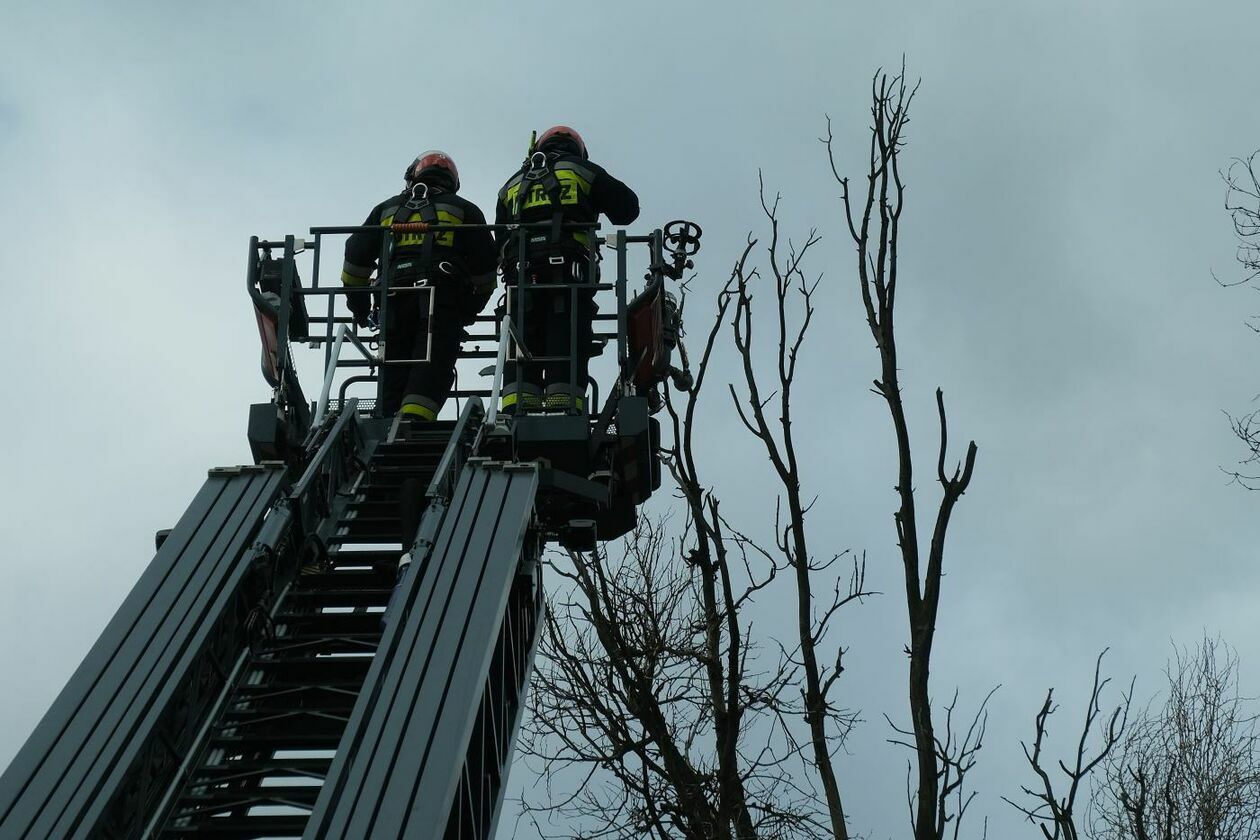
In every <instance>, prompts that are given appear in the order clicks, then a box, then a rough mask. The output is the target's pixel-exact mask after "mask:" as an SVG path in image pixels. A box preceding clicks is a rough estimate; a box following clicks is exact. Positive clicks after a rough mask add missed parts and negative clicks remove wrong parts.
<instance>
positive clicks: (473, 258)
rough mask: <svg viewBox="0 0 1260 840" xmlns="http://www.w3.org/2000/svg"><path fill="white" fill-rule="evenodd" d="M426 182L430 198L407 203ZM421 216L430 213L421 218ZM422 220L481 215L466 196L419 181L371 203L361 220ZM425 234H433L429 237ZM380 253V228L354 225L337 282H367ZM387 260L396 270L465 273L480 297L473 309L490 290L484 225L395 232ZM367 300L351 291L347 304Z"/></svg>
mask: <svg viewBox="0 0 1260 840" xmlns="http://www.w3.org/2000/svg"><path fill="white" fill-rule="evenodd" d="M425 186H428V196H427V197H428V201H429V204H428V205H426V206H425V207H424V208H422V209H408V208H407V207H406V204H407V202H408V201H410V200H412V199H413V196H415V195H422V194H423V192H424V187H425ZM426 216H427V217H429V218H427V219H426V218H425V217H426ZM421 221H428V222H430V223H432V224H442V225H484V224H485V223H486V217H485V215H484V214H483V213H482V212H481V209H480V208H478V207H477V205H475V204H473V203H472V202H471V201H469V200H468V199H466V198H464V197H462V196H460V195H456V194H455V193H453V192H448V191H446V190H444V189H442V188H441V187H439V186H435V185H424V184H422V185H421V187H420V190H419V191H417V192H416V193H413V191H412V190H411V189H410V188H408V189H407V190H404V191H403V192H402V193H399V194H398V195H393V196H390V197H389V198H387V199H385V200H384V201H382V202H381V203H380V204H378V205H376V206H375V207H373V208H372V212H370V213H368V217H367V219H365V220H364V222H363V224H364V225H365V226H367V225H391V224H401V223H405V222H421ZM430 237H432V239H433V241H432V242H431V243H430V242H429V238H430ZM380 254H381V233H380V232H378V231H358V232H356V233H353V234H351V236H350V238H349V239H347V240H346V260H345V264H344V265H343V266H342V270H341V282H342V283H344V284H345V285H347V286H367V285H368V284H369V283H370V282H371V277H372V271H373V269H374V268H375V267H376V264H377V262H378V261H379V258H380ZM392 262H393V268H394V271H395V272H399V271H405V272H406V274H408V275H429V274H432V273H433V272H435V271H438V270H439V267H440V270H442V273H443V274H444V275H449V276H453V277H456V278H460V279H466V280H467V281H468V282H469V283H470V285H471V286H472V291H473V297H474V299H475V300H476V301H479V302H480V304H479V305H477V310H478V311H479V310H480V308H481V306H482V305H484V304H485V302H486V300H487V299H488V298H489V297H490V295H491V293H493V291H494V286H495V267H496V251H495V248H494V240H493V238H492V237H491V235H490V231H488V230H469V231H460V230H447V231H439V232H434V233H413V232H409V233H396V234H395V240H394V255H393V260H392ZM443 264H445V265H443ZM356 302H357V306H356ZM367 303H368V300H367V296H366V293H365V294H364V295H363V296H360V297H357V301H356V296H355V295H351V301H350V308H351V310H354V311H358V307H359V306H363V307H364V308H366V305H367Z"/></svg>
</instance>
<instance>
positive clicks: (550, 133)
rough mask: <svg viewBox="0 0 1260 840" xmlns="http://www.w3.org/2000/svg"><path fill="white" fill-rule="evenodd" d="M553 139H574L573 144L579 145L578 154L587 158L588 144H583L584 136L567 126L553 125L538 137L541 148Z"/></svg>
mask: <svg viewBox="0 0 1260 840" xmlns="http://www.w3.org/2000/svg"><path fill="white" fill-rule="evenodd" d="M553 137H570V138H572V139H573V142H574V143H577V147H578V154H580V155H581V156H582V157H586V143H584V142H582V135H581V134H578V133H577V132H576V131H574V130H573V129H571V128H569V127H568V126H567V125H553V126H552V127H551V128H549V129H547V130H546V131H544V132H543V133H542V134H541V135H539V137H538V145H539V147H540V148H541V147H542V145H543V143H546V142H547V141H548V140H550V139H551V138H553Z"/></svg>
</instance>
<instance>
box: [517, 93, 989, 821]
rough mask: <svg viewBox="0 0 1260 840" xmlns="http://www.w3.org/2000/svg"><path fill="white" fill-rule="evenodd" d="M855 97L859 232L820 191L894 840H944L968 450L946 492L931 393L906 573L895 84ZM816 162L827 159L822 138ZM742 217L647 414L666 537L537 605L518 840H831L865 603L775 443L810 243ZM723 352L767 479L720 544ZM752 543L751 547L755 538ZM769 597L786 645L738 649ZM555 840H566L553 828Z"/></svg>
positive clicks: (848, 564)
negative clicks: (889, 689) (912, 839)
mask: <svg viewBox="0 0 1260 840" xmlns="http://www.w3.org/2000/svg"><path fill="white" fill-rule="evenodd" d="M872 94H873V105H872V113H873V114H874V117H875V123H874V125H873V126H872V129H871V159H870V167H871V168H870V173H869V191H868V195H867V198H866V204H865V211H864V213H863V215H862V218H861V220H860V221H859V220H858V218H857V216H856V211H855V209H854V207H853V206H852V204H851V203H850V199H849V192H848V182H847V181H845V180H843V179H841V184H842V185H843V186H844V201H845V206H846V209H847V210H848V221H849V230H850V232H851V234H852V235H853V238H854V241H855V243H856V244H857V247H858V255H859V272H860V276H861V281H862V283H861V288H862V300H863V302H864V305H865V308H866V312H867V316H868V323H869V324H870V327H871V330H872V334H873V335H874V336H875V339H876V343H877V345H878V347H879V350H880V354H881V362H882V368H883V375H882V377H881V379H880V380H877V381H876V389H877V393H879V394H880V395H882V396H883V397H884V398H885V400H886V401H887V403H888V405H889V408H890V411H891V413H892V417H893V421H894V428H895V431H896V437H897V443H898V453H899V470H900V475H899V480H898V487H897V491H898V493H899V497H900V499H901V508H900V510H898V512H897V513H896V515H895V521H896V524H897V530H898V537H899V542H900V547H901V554H902V560H903V563H904V566H905V576H906V590H907V599H908V607H909V612H910V624H911V644H910V646H909V648H908V652H909V654H910V706H911V720H912V722H911V725H910V727H909V728H907V729H905V730H904V731H900V730H899V735H898V737H897V738H895V739H893V740H894V743H901V742H902V741H903V740H904V741H905V743H906V744H907V745H909V746H910V747H911V748H912V749H913V750H915V753H916V756H917V757H918V783H917V785H912V787H913V788H914V790H913V793H912V800H914V805H913V808H912V819H913V820H914V823H915V832H916V837H917V838H919V840H926V838H933V840H943V838H945V837H947V836H948V837H952V838H955V840H956V838H958V837H959V836H960V835H959V828H960V826H961V818H962V816H963V814H964V813H965V812H966V810H967V808H968V806H969V805H970V803H971V802H972V799H973V797H974V793H973V792H971V791H969V790H968V787H967V784H966V779H967V775H968V773H969V772H970V771H971V769H972V768H973V767H974V766H975V761H976V757H977V755H978V752H979V750H980V748H981V745H982V742H983V738H984V732H985V725H986V716H985V708H986V704H987V702H988V700H987V698H986V700H985V703H982V704H981V705H980V707H979V710H978V711H977V712H976V713H975V714H974V716H972V717H971V719H970V724H969V725H967V726H965V727H960V731H956V730H955V726H954V724H955V719H956V710H957V707H958V702H957V701H958V698H957V694H955V697H954V700H953V701H952V702H951V703H950V704H949V705H948V706H947V707H945V709H944V712H945V721H944V725H943V726H942V727H941V728H939V729H937V728H934V727H933V720H932V709H931V704H930V698H929V695H928V672H929V668H930V662H931V652H932V639H933V634H934V632H935V626H936V615H937V611H938V606H939V600H940V583H941V578H942V575H943V562H944V545H945V534H946V530H947V528H948V524H949V519H950V514H951V512H952V510H953V507H954V505H955V503H956V502H957V500H958V498H959V497H960V496H961V495H962V494H963V492H964V491H965V490H966V488H967V486H968V484H969V482H970V480H971V474H972V470H973V468H974V464H975V457H976V447H975V444H974V443H972V444H971V445H970V447H969V448H968V451H967V455H966V461H965V465H962V464H960V465H958V466H957V467H956V468H955V469H954V471H953V473H952V475H950V474H948V473H947V471H946V466H945V461H946V457H947V445H946V444H947V441H946V422H945V409H944V402H943V397H942V395H941V392H940V391H939V390H938V391H937V395H936V398H937V409H938V416H939V422H940V432H941V441H940V452H939V456H938V459H937V460H938V464H937V475H938V480H939V481H940V483H941V486H942V488H943V491H944V493H943V498H942V500H941V503H940V507H939V509H938V511H937V515H936V522H935V526H934V528H933V533H932V537H931V542H930V545H929V547H928V549H927V568H926V571H921V567H920V554H919V551H920V548H919V539H918V535H917V534H918V531H917V518H916V514H915V507H914V501H915V500H914V494H913V480H912V469H911V461H910V443H909V434H908V431H907V424H906V418H905V412H904V408H903V406H902V402H901V395H900V388H899V384H898V379H897V376H898V368H897V358H896V344H895V340H894V334H893V304H894V297H895V293H896V281H897V245H898V220H899V218H900V214H901V206H902V198H903V187H902V184H901V180H900V175H899V173H898V169H897V156H898V154H899V152H900V149H901V146H902V144H903V143H904V137H903V134H902V130H903V128H904V126H905V123H906V118H907V108H908V106H909V103H910V100H911V98H912V97H913V91H907V90H906V87H905V84H904V73H903V74H902V75H901V76H897V77H895V78H892V79H890V78H889V77H888V76H886V75H884V74H879V75H877V77H876V80H875V85H874V87H873V91H872ZM829 134H830V131H829ZM827 143H828V148H829V150H830V145H831V143H830V136H829V137H828V139H827ZM832 171H833V172H835V171H836V167H835V165H834V161H833V165H832ZM837 177H838V176H837ZM760 198H761V209H762V212H763V214H764V217H765V224H766V226H767V228H768V236H767V237H766V242H765V244H764V245H761V248H762V250H761V251H758V250H757V248H758V246H759V244H760V243H759V242H758V240H756V239H753V238H752V237H751V236H750V237H749V239H748V241H747V243H746V246H745V248H744V250H743V252H742V253H741V254H740V256H739V257H738V259H737V260H736V261H735V264H734V268H733V270H732V272H731V275H730V278H729V279H728V281H727V282H726V284H725V285H724V286H723V288H722V289H721V290H720V292H719V293H718V295H717V300H716V315H715V318H714V320H713V321H712V323H711V326H710V328H709V332H708V336H707V341H706V342H705V345H704V350H703V353H702V354H701V359H700V363H699V366H698V369H697V376H696V382H695V387H694V389H693V390H692V392H691V393H689V394H688V395H686V397H685V398H683V399H682V401H681V402H679V398H678V396H677V395H673V396H671V397H670V398H669V399H668V400H667V402H666V405H667V407H668V410H669V413H670V416H671V418H672V419H673V421H674V422H673V433H672V442H671V443H670V444H669V445H668V446H666V447H665V455H666V462H667V464H668V467H669V471H670V474H671V477H672V478H673V481H674V485H675V487H676V488H677V492H678V496H679V498H680V500H681V502H682V505H681V517H679V518H680V519H681V522H676V523H674V525H673V526H669V525H665V524H662V523H651V524H646V525H644V526H643V528H642V529H641V530H640V531H639V533H637V534H636V535H635V537H634V538H633V539H631V540H630V541H628V543H627V544H626V546H625V547H624V550H623V552H621V554H620V555H618V556H608V555H607V554H604V553H601V554H599V555H598V556H590V557H579V556H573V557H571V558H570V559H569V561H567V562H561V563H559V564H557V566H556V569H557V571H558V572H559V573H560V575H561V577H562V578H563V579H564V580H565V581H566V582H567V583H568V584H569V587H570V588H569V595H568V597H566V598H559V599H555V600H553V602H552V604H551V611H550V616H549V619H548V627H547V630H548V632H547V634H546V636H545V637H544V642H543V648H542V657H541V664H540V667H539V670H538V673H537V676H536V679H535V682H534V705H535V711H534V714H533V715H532V723H530V724H529V725H528V726H527V728H526V738H525V745H526V746H525V750H526V752H527V754H529V755H530V756H532V758H533V759H534V760H535V761H536V762H538V763H540V765H541V767H540V770H541V773H542V777H543V778H544V780H545V781H546V783H547V785H548V788H549V789H550V790H551V791H552V796H550V797H549V799H548V801H546V802H544V803H542V804H541V805H533V806H531V805H528V804H527V805H526V808H527V810H531V811H532V816H533V817H534V818H535V821H536V825H537V826H538V827H539V830H540V831H542V825H541V821H540V820H541V818H542V816H543V812H546V811H552V812H556V811H558V812H560V813H561V815H562V816H563V817H565V818H566V819H573V818H574V817H580V819H581V821H582V824H583V825H584V826H585V828H584V829H583V830H584V831H585V832H586V833H584V834H581V835H580V836H583V837H609V838H623V837H624V838H629V837H640V836H644V835H647V836H652V837H658V838H667V837H668V838H673V837H686V838H741V840H743V839H744V838H770V837H774V838H779V837H782V838H789V837H823V836H826V837H833V838H836V840H848V838H850V837H851V836H853V835H852V834H851V831H852V829H851V827H850V825H849V815H848V812H847V810H846V807H845V798H844V795H843V792H842V790H841V785H840V781H839V777H838V773H837V767H836V762H837V761H838V760H839V757H840V752H839V750H840V748H841V747H842V746H843V744H844V742H845V739H846V737H847V736H848V734H849V732H850V730H851V728H852V727H853V725H854V724H855V723H856V721H857V716H856V714H855V713H854V712H853V711H851V710H850V709H848V708H846V705H845V704H844V703H843V702H842V699H841V695H840V687H841V686H842V685H843V682H842V680H841V676H842V675H843V673H844V655H845V652H846V650H847V648H846V647H845V645H844V644H843V641H842V640H839V639H836V638H834V637H833V636H834V632H833V631H834V630H835V624H836V623H835V621H834V619H835V618H836V616H837V615H838V614H840V611H841V610H843V609H844V608H845V607H846V606H849V605H851V604H854V603H855V602H860V601H861V600H863V599H864V598H865V597H866V596H868V595H871V594H874V593H872V592H870V591H869V590H868V588H867V587H866V582H865V558H864V556H855V555H853V554H852V553H851V552H848V551H825V552H824V551H819V550H818V549H817V547H816V546H815V545H814V542H813V541H812V539H811V531H810V527H809V526H810V521H811V520H810V514H811V511H812V510H813V508H814V505H815V503H816V501H817V498H816V497H815V496H812V495H811V493H810V491H809V490H808V487H807V482H806V477H805V475H804V474H803V470H802V461H801V452H800V450H799V449H798V446H797V442H796V439H795V436H794V426H793V399H794V393H795V390H796V387H797V384H798V383H797V373H798V362H799V360H800V358H801V353H802V352H803V349H804V347H805V344H806V339H807V335H808V333H809V330H810V327H811V325H812V323H813V318H814V314H815V292H816V290H817V287H818V282H819V279H820V275H817V274H812V273H811V272H809V271H807V269H806V260H807V258H808V257H809V255H810V254H811V253H812V250H813V248H814V246H815V245H816V244H817V243H818V241H819V236H818V234H817V232H816V231H813V230H811V231H808V232H807V233H806V234H805V236H804V237H803V238H800V239H796V240H792V239H789V238H788V237H786V236H785V235H784V234H783V233H782V231H781V228H780V220H779V197H778V196H777V195H775V196H774V197H773V198H771V197H769V196H768V195H767V193H766V191H765V187H764V183H763V184H762V185H761V190H760ZM727 330H729V332H727ZM723 334H726V335H728V336H729V339H730V345H729V346H730V347H731V348H733V350H734V351H735V359H736V363H737V365H738V370H739V373H738V374H737V375H736V377H735V379H736V381H735V382H732V383H728V391H729V396H730V398H731V400H732V403H733V405H734V407H735V409H736V412H737V414H738V417H739V419H740V420H741V422H742V423H743V426H744V428H745V429H746V430H747V432H748V433H749V434H750V435H751V436H752V438H753V439H755V440H756V441H757V443H758V445H759V448H760V449H761V450H762V451H763V452H764V453H765V455H766V456H767V459H768V461H769V464H770V473H771V479H772V482H771V484H770V487H772V488H773V492H774V494H775V496H776V504H775V516H774V520H773V523H770V522H766V523H754V525H752V526H748V527H744V528H741V527H736V526H734V525H733V524H732V522H731V521H730V520H729V519H728V518H727V517H726V515H725V514H724V513H723V512H722V511H723V508H722V504H721V502H720V499H719V494H718V493H717V492H715V490H714V488H713V487H712V485H711V484H710V483H708V482H707V481H706V480H705V479H704V477H703V474H702V471H701V469H700V467H699V466H698V462H699V461H698V458H697V454H696V450H695V446H694V438H695V432H696V429H697V410H698V407H699V405H700V400H701V397H702V395H703V394H704V393H705V392H706V390H707V389H706V382H707V381H708V380H709V379H710V378H711V376H712V375H713V374H712V371H711V363H712V360H713V358H714V354H715V352H716V351H717V350H718V349H719V346H720V342H719V339H720V338H721V337H722V336H723ZM721 346H723V347H725V346H726V345H724V344H722V345H721ZM770 527H772V528H773V538H772V539H770V538H766V539H764V540H763V539H761V537H760V533H761V530H762V529H763V528H764V529H766V530H769V528H770ZM784 589H786V590H787V593H789V597H791V598H792V600H793V602H794V605H795V614H794V619H795V621H794V633H793V635H792V637H791V638H788V639H783V638H772V637H770V636H767V635H764V634H756V633H754V632H753V628H752V622H751V615H752V613H751V611H750V607H751V605H753V604H754V603H755V602H756V601H757V600H758V599H759V598H760V597H761V596H762V595H763V593H765V592H768V591H776V592H782V591H783V590H784ZM795 762H799V769H794V767H793V764H794V763H795ZM559 833H560V834H563V835H564V836H573V833H574V830H573V828H572V827H571V825H567V826H566V827H565V829H564V830H563V831H562V832H559Z"/></svg>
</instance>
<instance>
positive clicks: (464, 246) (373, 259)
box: [341, 151, 496, 420]
mask: <svg viewBox="0 0 1260 840" xmlns="http://www.w3.org/2000/svg"><path fill="white" fill-rule="evenodd" d="M404 177H405V178H406V181H407V187H406V189H404V190H403V191H402V192H401V193H400V194H398V195H394V196H391V197H389V198H387V199H385V200H384V201H382V202H381V203H380V204H378V205H376V206H375V207H374V208H372V212H371V213H369V214H368V217H367V219H366V220H365V221H364V222H363V224H364V225H365V226H366V225H386V226H393V225H406V224H408V223H411V224H414V223H417V222H424V223H428V224H441V225H484V224H485V223H486V217H485V216H484V215H483V214H482V212H481V210H480V209H478V207H477V206H476V205H475V204H473V203H472V202H471V201H469V200H468V199H466V198H463V197H461V196H459V195H456V193H457V192H458V190H459V170H457V169H456V168H455V162H454V161H453V160H451V158H450V157H449V156H448V155H446V154H445V153H443V152H438V151H430V152H425V153H424V154H422V155H420V156H419V157H418V158H416V159H415V161H413V162H412V164H411V165H410V166H409V167H407V170H406V172H405V173H404ZM393 236H394V237H395V238H394V251H393V258H392V260H391V266H390V273H389V274H390V276H389V289H388V291H387V295H388V296H387V299H386V301H385V307H384V310H385V322H386V323H385V325H384V326H385V331H384V341H385V361H386V364H385V366H384V369H383V370H382V372H381V375H382V377H383V379H384V382H383V386H382V395H383V402H382V405H381V406H380V409H381V411H380V413H381V414H382V415H383V416H388V415H391V414H393V413H395V412H398V411H401V413H402V416H403V418H404V419H408V420H433V419H435V418H436V417H437V414H438V412H439V411H440V410H441V408H442V403H443V402H444V401H445V400H446V397H447V395H448V393H449V392H450V389H451V382H452V381H453V380H454V376H455V358H456V356H457V355H458V354H459V347H460V344H461V343H462V342H463V340H464V337H465V336H466V333H465V327H467V326H468V325H469V324H471V323H472V322H473V320H474V319H475V318H476V316H477V314H478V313H479V312H481V310H482V308H483V307H484V306H485V305H486V302H487V301H488V300H489V299H490V295H491V294H493V292H494V286H495V266H496V252H495V250H494V241H493V238H492V237H491V235H490V232H489V231H488V230H484V229H483V230H470V231H441V232H436V233H425V232H421V231H418V230H415V229H414V228H413V229H410V230H405V231H399V230H395V231H394V232H393ZM380 253H381V234H380V233H378V232H376V231H359V232H357V233H355V234H353V235H351V236H350V238H349V240H347V241H346V262H345V266H344V267H343V269H342V272H341V281H342V283H344V284H345V285H346V286H348V287H366V286H368V285H369V284H371V282H372V270H373V268H374V267H375V266H376V263H377V261H378V259H379V257H380ZM377 299H378V300H379V298H377ZM346 303H347V305H348V306H349V308H350V311H351V312H352V313H353V314H354V320H355V323H356V324H358V325H359V326H367V325H368V323H369V320H368V319H369V314H370V311H371V307H372V303H373V294H372V293H371V292H369V291H368V290H367V289H366V288H365V289H363V290H362V291H352V292H349V293H347V295H346ZM405 359H419V360H424V359H427V360H428V361H418V362H415V363H411V364H392V365H391V364H388V362H390V361H391V360H405Z"/></svg>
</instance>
